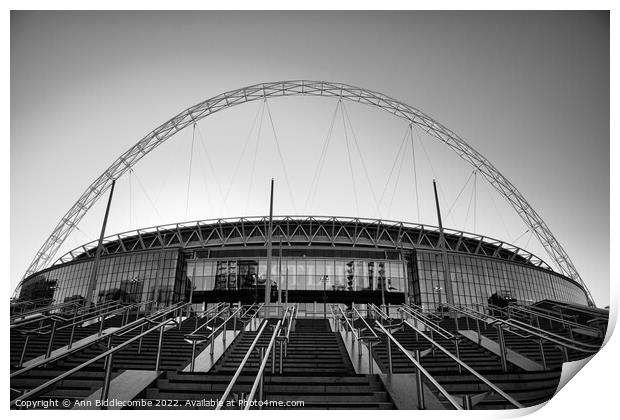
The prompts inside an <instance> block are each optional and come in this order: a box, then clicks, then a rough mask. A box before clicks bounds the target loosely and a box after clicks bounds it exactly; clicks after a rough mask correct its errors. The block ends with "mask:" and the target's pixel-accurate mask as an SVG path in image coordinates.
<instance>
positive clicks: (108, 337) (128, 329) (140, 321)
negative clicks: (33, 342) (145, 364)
mask: <svg viewBox="0 0 620 420" xmlns="http://www.w3.org/2000/svg"><path fill="white" fill-rule="evenodd" d="M181 305H183V303H177V304H175V305H171V306H169V307H167V308H163V309H160V310H159V311H157V312H155V313H152V314H150V315H149V316H148V317H146V316H145V317H143V318H140V319H138V320H136V321H133V322H131V323H129V324H126V325H125V326H124V327H122V328H120V329H118V330H116V331H113V332H110V333H107V334H103V335H101V336H100V337H98V338H96V339H95V340H93V341H89V342H87V343H83V344H81V345H79V346H76V347H73V348H71V349H69V350H67V351H66V352H63V353H61V354H58V355H56V356H50V357H49V358H45V359H43V360H40V361H38V362H37V363H33V364H31V365H30V366H27V367H24V368H22V369H20V370H17V371H15V372H13V373H11V375H10V377H11V378H14V377H16V376H19V375H22V374H24V373H26V372H28V371H30V370H32V369H36V368H38V367H41V366H43V365H48V364H51V363H54V362H58V361H60V360H62V359H64V358H66V357H69V356H70V355H72V354H75V353H76V352H78V351H81V350H83V349H85V348H87V347H90V346H92V345H94V344H96V343H99V342H102V341H104V340H107V341H108V343H111V340H112V338H113V337H121V336H123V335H125V334H126V333H129V332H131V331H134V330H135V329H137V328H140V327H141V326H144V324H145V323H149V322H151V323H152V322H154V321H155V320H157V319H158V318H161V317H163V316H167V315H170V314H172V313H175V312H176V311H177V310H178V308H179V307H180V306H181ZM139 353H140V351H138V354H139Z"/></svg>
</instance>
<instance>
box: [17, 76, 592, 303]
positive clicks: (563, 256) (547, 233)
mask: <svg viewBox="0 0 620 420" xmlns="http://www.w3.org/2000/svg"><path fill="white" fill-rule="evenodd" d="M280 96H323V97H329V98H336V99H343V100H347V101H351V102H358V103H361V104H365V105H369V106H373V107H377V108H380V109H382V110H384V111H387V112H389V113H390V114H393V115H395V116H396V117H398V118H402V119H404V120H406V121H408V122H409V123H410V124H415V125H416V126H418V127H420V128H421V129H423V130H424V131H425V132H427V133H428V134H429V135H430V136H432V137H434V138H436V139H437V140H440V141H442V142H443V143H445V144H446V145H448V146H449V147H450V148H451V149H452V150H454V152H456V154H457V155H459V157H461V158H462V159H463V160H465V161H466V162H468V163H469V164H470V165H471V166H472V167H474V168H476V169H477V170H478V172H479V173H480V174H482V176H484V178H485V179H486V180H487V181H488V182H489V183H490V184H491V185H492V186H493V187H494V188H495V189H496V190H497V191H498V192H499V193H500V194H501V195H502V196H503V197H504V198H505V199H506V200H507V201H508V203H509V204H510V205H511V206H512V208H513V209H514V210H515V211H516V212H517V214H518V215H519V216H520V217H521V219H522V220H523V222H524V223H525V224H526V225H527V226H528V227H529V229H530V231H531V232H532V233H533V234H534V235H535V236H536V237H537V238H538V240H539V241H540V243H541V244H542V245H543V247H544V248H545V250H546V251H547V253H548V254H549V257H550V258H551V260H552V261H553V262H554V263H555V264H556V265H557V268H558V269H559V271H560V272H561V273H562V274H564V275H566V276H568V277H569V278H571V279H573V280H575V281H576V282H577V283H579V284H580V285H581V286H583V288H584V289H585V290H586V294H587V296H588V301H589V302H590V304H591V305H593V304H594V302H593V299H592V296H591V294H590V292H589V291H588V288H587V286H586V285H585V283H584V282H583V280H582V279H581V276H580V275H579V273H578V272H577V270H576V268H575V266H574V264H573V263H572V261H571V259H570V257H569V256H568V254H567V253H566V251H565V250H564V248H563V247H562V245H560V243H559V242H558V241H557V239H556V238H555V237H554V236H553V233H551V230H550V229H549V227H548V226H547V224H546V223H545V222H544V221H543V219H542V218H541V217H540V215H539V214H538V213H537V212H536V211H535V210H534V209H533V208H532V206H531V205H530V204H529V203H528V202H527V201H526V199H525V198H524V197H523V195H522V194H521V193H520V192H519V191H518V190H517V188H516V187H515V186H514V185H513V184H512V183H511V182H510V181H509V180H508V179H507V178H506V177H504V176H503V175H502V174H501V173H500V172H499V171H498V170H497V168H495V166H493V164H491V162H489V161H488V160H487V159H486V158H485V157H484V156H482V155H481V154H480V153H478V151H476V150H475V149H474V148H473V147H471V146H470V145H469V144H468V143H466V142H465V141H464V140H463V139H461V138H460V137H459V136H458V135H457V134H456V133H454V132H452V131H451V130H449V129H448V128H446V127H445V126H443V125H442V124H440V123H438V122H436V121H435V120H433V119H432V118H430V117H429V116H428V115H426V114H424V113H423V112H421V111H419V110H418V109H416V108H414V107H412V106H410V105H407V104H405V103H403V102H401V101H398V100H396V99H393V98H391V97H389V96H386V95H384V94H381V93H378V92H374V91H371V90H368V89H364V88H359V87H355V86H351V85H347V84H344V83H332V82H319V81H309V80H294V81H281V82H271V83H260V84H256V85H252V86H247V87H243V88H240V89H235V90H231V91H228V92H225V93H222V94H219V95H217V96H214V97H212V98H210V99H207V100H206V101H203V102H201V103H199V104H197V105H194V106H192V107H190V108H188V109H186V110H185V111H183V112H181V113H179V114H178V115H176V116H174V117H173V118H171V119H170V120H168V121H166V122H165V123H163V124H162V125H160V126H159V127H157V128H155V129H154V130H153V131H151V132H150V133H148V134H147V135H146V136H145V137H144V138H142V139H141V140H140V141H138V142H137V143H136V144H135V145H133V146H132V147H131V148H130V149H129V150H127V151H126V152H125V153H123V154H122V155H121V156H120V157H119V158H117V159H116V160H115V161H114V163H112V165H110V167H109V168H108V169H106V170H105V171H104V172H103V173H102V174H101V175H100V176H99V177H98V178H97V179H96V180H95V181H94V182H93V183H92V184H91V185H90V186H89V187H88V188H87V189H86V191H84V193H83V194H82V195H81V196H80V198H79V199H78V200H77V201H76V203H75V204H74V205H73V206H71V208H70V209H69V210H68V211H67V213H66V214H65V215H64V216H63V217H62V218H61V219H60V222H58V224H57V226H56V227H55V228H54V230H53V231H52V233H51V235H50V236H49V237H48V238H47V240H46V241H45V242H44V243H43V245H42V246H41V248H40V249H39V251H38V252H37V253H36V255H35V258H34V260H33V261H32V263H31V264H30V266H29V267H28V270H27V271H26V273H25V275H24V277H23V278H26V277H28V276H29V275H30V274H33V273H35V272H37V271H39V270H41V269H43V268H45V267H47V266H49V265H50V263H51V260H52V258H53V257H54V255H55V254H56V252H57V251H58V249H59V248H60V246H61V245H62V243H63V242H64V241H65V239H66V238H67V237H68V236H69V234H70V233H71V232H72V231H73V229H74V228H75V227H76V226H77V224H78V223H79V222H80V220H81V219H82V217H84V215H85V214H86V213H87V212H88V211H89V210H90V208H91V207H92V206H93V205H94V204H95V202H97V200H98V199H99V198H100V197H101V196H102V195H103V194H104V193H105V192H106V190H107V189H108V188H110V186H111V185H112V180H115V179H118V178H120V177H121V176H122V175H123V174H125V172H127V171H129V169H130V168H131V167H132V166H133V165H135V164H136V163H137V162H138V161H140V159H142V158H143V157H144V156H146V155H147V154H148V153H150V152H151V151H153V150H154V149H155V148H157V146H159V145H160V144H162V143H163V142H165V141H166V140H168V139H169V138H170V137H172V136H174V135H175V134H176V133H178V132H179V131H181V130H183V129H184V128H186V127H188V126H190V125H192V124H194V123H195V122H197V121H199V120H201V119H202V118H205V117H207V116H209V115H211V114H214V113H216V112H218V111H221V110H224V109H226V108H230V107H233V106H236V105H241V104H244V103H246V102H252V101H257V100H264V99H268V98H274V97H280Z"/></svg>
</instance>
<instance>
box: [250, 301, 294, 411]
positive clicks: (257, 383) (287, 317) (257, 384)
mask: <svg viewBox="0 0 620 420" xmlns="http://www.w3.org/2000/svg"><path fill="white" fill-rule="evenodd" d="M296 308H297V305H294V306H293V307H287V308H286V310H285V311H284V315H283V316H282V319H281V320H279V321H278V323H277V324H276V326H275V328H274V330H273V334H272V336H271V339H270V340H269V344H268V345H267V348H266V349H265V347H261V348H260V349H259V352H260V353H259V354H260V355H259V361H260V367H259V369H258V373H257V374H256V378H255V379H254V383H253V384H252V389H251V390H250V393H249V394H248V396H247V398H246V404H245V407H244V408H243V409H244V410H249V409H250V408H251V406H252V402H253V401H254V396H255V395H256V391H257V390H258V399H259V400H260V401H262V400H263V399H264V395H265V394H264V383H265V376H264V375H265V368H266V366H267V362H268V361H269V355H270V354H271V374H272V375H273V374H275V366H276V362H277V360H276V343H277V342H278V343H280V352H279V353H280V360H279V363H278V364H279V367H280V369H279V370H280V374H282V360H283V357H282V343H283V341H284V340H286V342H288V337H289V333H290V332H291V326H292V325H293V323H294V322H295V309H296ZM283 330H285V331H286V332H285V333H284V334H282V332H283Z"/></svg>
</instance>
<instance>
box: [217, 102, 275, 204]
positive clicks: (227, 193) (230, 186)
mask: <svg viewBox="0 0 620 420" xmlns="http://www.w3.org/2000/svg"><path fill="white" fill-rule="evenodd" d="M264 106H265V103H264V102H261V103H260V105H259V106H258V109H257V110H256V114H255V115H254V121H253V122H252V126H251V127H250V131H249V132H248V135H247V137H246V139H245V143H244V144H243V149H241V154H240V155H239V159H238V160H237V164H236V165H235V170H234V171H233V174H232V177H231V178H230V183H229V184H228V189H227V190H226V195H224V201H225V202H227V200H228V196H229V195H230V191H231V190H232V186H233V184H234V182H235V179H236V177H237V172H238V171H239V167H240V166H241V161H242V160H243V156H245V151H246V149H247V147H248V144H249V143H250V139H251V138H252V132H253V131H254V128H255V127H256V123H257V122H258V116H259V115H260V114H261V112H262V109H263V107H264Z"/></svg>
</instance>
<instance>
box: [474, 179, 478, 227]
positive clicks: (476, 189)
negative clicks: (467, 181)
mask: <svg viewBox="0 0 620 420" xmlns="http://www.w3.org/2000/svg"><path fill="white" fill-rule="evenodd" d="M477 208H478V171H477V170H476V171H474V232H476V211H477Z"/></svg>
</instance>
